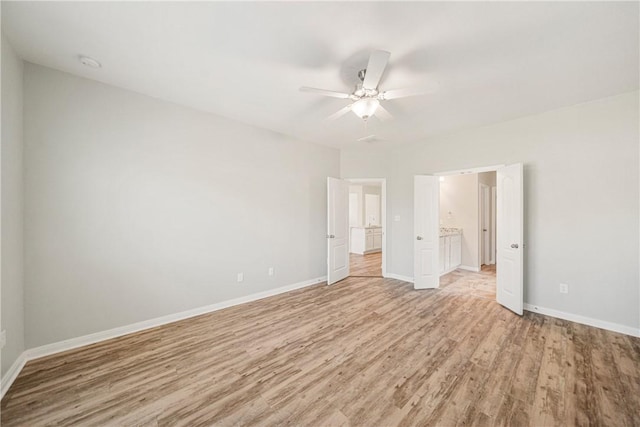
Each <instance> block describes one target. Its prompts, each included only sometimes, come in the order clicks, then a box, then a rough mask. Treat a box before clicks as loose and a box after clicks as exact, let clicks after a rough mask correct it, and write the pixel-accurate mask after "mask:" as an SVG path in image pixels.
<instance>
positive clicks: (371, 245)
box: [365, 234, 374, 251]
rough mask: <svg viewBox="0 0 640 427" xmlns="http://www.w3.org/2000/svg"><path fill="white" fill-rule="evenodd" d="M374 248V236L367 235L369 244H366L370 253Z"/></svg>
mask: <svg viewBox="0 0 640 427" xmlns="http://www.w3.org/2000/svg"><path fill="white" fill-rule="evenodd" d="M373 248H374V245H373V234H367V244H366V248H365V249H366V250H368V251H370V250H372V249H373Z"/></svg>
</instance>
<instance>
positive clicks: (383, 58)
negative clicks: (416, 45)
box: [362, 50, 391, 89]
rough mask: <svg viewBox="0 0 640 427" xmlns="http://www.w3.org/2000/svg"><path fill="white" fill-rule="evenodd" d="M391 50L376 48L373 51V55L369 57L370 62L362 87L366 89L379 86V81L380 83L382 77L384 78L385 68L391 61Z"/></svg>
mask: <svg viewBox="0 0 640 427" xmlns="http://www.w3.org/2000/svg"><path fill="white" fill-rule="evenodd" d="M389 55H391V54H390V53H389V52H386V51H384V50H375V51H373V52H371V56H370V57H369V64H368V65H367V72H366V73H365V75H364V81H363V82H362V87H363V88H365V89H376V88H377V87H378V83H380V79H381V78H382V73H384V69H385V68H386V67H387V62H389Z"/></svg>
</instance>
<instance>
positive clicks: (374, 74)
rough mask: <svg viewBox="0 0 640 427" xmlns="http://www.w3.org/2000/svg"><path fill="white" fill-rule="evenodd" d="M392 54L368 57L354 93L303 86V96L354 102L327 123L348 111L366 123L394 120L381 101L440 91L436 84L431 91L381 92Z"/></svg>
mask: <svg viewBox="0 0 640 427" xmlns="http://www.w3.org/2000/svg"><path fill="white" fill-rule="evenodd" d="M390 55H391V54H390V53H389V52H386V51H384V50H375V51H373V52H372V53H371V56H370V57H369V63H368V65H367V68H365V69H364V70H360V71H359V72H358V79H359V80H360V82H359V83H358V84H356V87H355V89H354V91H353V92H352V93H344V92H336V91H332V90H324V89H316V88H313V87H306V86H303V87H301V88H300V91H301V92H311V93H316V94H318V95H324V96H331V97H334V98H342V99H350V100H351V101H353V102H352V103H351V104H349V105H347V106H346V107H344V108H342V109H341V110H338V111H337V112H335V113H334V114H332V115H330V116H329V117H327V120H335V119H337V118H339V117H342V116H344V115H345V114H347V113H348V112H349V111H353V113H354V114H355V115H356V116H358V117H360V118H361V119H363V120H365V121H366V120H367V119H369V117H371V116H373V115H375V116H376V117H378V118H379V119H381V120H386V119H390V118H392V116H391V114H389V112H388V111H387V110H386V109H385V108H384V107H382V105H380V102H381V101H387V100H390V99H397V98H405V97H408V96H416V95H424V94H427V93H430V92H434V91H435V90H436V89H437V84H434V85H432V87H429V88H420V89H396V90H386V91H381V90H380V89H379V88H378V84H379V83H380V79H381V78H382V74H383V73H384V70H385V68H386V67H387V62H388V61H389V56H390Z"/></svg>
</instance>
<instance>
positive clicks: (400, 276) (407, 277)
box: [384, 273, 413, 283]
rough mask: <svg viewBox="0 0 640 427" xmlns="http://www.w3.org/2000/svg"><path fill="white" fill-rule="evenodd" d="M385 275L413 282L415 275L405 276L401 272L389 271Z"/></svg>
mask: <svg viewBox="0 0 640 427" xmlns="http://www.w3.org/2000/svg"><path fill="white" fill-rule="evenodd" d="M384 277H388V278H389V279H396V280H402V281H403V282H409V283H413V277H409V276H403V275H401V274H394V273H387V275H386V276H384Z"/></svg>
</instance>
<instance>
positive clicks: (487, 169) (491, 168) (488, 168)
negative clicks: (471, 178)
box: [433, 165, 506, 176]
mask: <svg viewBox="0 0 640 427" xmlns="http://www.w3.org/2000/svg"><path fill="white" fill-rule="evenodd" d="M505 166H506V165H493V166H482V167H479V168H468V169H458V170H455V171H445V172H438V173H434V174H433V175H435V176H448V175H468V174H473V173H482V172H493V171H497V170H498V169H500V168H503V167H505Z"/></svg>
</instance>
